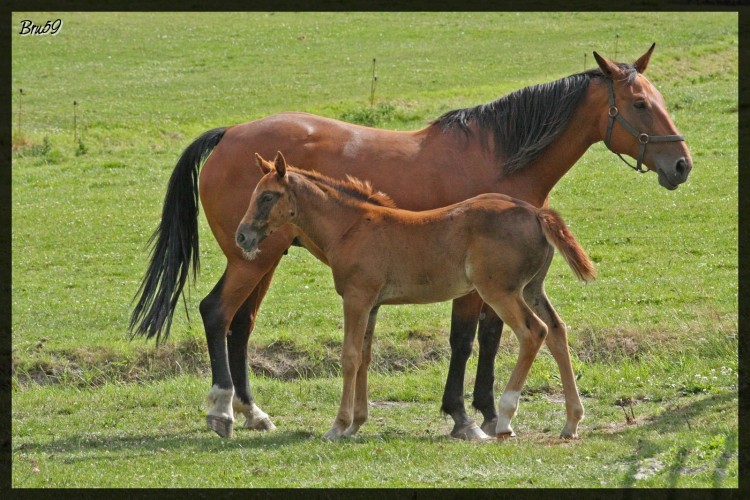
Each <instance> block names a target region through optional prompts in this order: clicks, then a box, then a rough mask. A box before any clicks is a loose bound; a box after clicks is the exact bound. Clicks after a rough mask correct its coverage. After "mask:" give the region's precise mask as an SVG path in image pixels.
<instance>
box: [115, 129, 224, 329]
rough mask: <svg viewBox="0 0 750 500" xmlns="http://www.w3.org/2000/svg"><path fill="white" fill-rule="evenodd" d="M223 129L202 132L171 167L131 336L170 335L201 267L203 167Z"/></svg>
mask: <svg viewBox="0 0 750 500" xmlns="http://www.w3.org/2000/svg"><path fill="white" fill-rule="evenodd" d="M224 132H226V128H217V129H214V130H209V131H208V132H205V133H204V134H203V135H201V136H200V137H198V138H197V139H196V140H195V141H193V143H192V144H190V146H188V147H187V148H186V149H185V151H184V152H183V153H182V156H181V157H180V159H179V160H178V161H177V165H176V166H175V169H174V171H173V172H172V177H171V178H170V179H169V185H168V186H167V194H166V196H165V198H164V207H163V208H162V215H161V222H160V223H159V226H158V227H157V228H156V231H155V232H154V234H153V235H152V236H151V238H150V239H149V240H148V243H149V245H150V246H151V262H150V263H149V266H148V270H147V271H146V275H145V276H144V277H143V281H142V282H141V286H140V288H139V289H138V292H136V296H138V294H140V295H141V297H140V299H138V303H137V304H136V305H135V308H134V309H133V314H132V316H131V317H130V328H129V330H130V336H131V338H132V337H135V336H136V335H145V336H146V338H151V337H153V336H156V341H157V343H158V342H159V341H160V340H166V338H167V336H169V328H170V326H171V325H172V315H173V314H174V310H175V307H176V305H177V301H178V299H179V297H180V294H181V293H182V289H183V287H184V286H185V282H186V281H187V278H188V269H189V268H190V267H191V266H192V270H193V279H195V276H196V274H197V272H198V267H199V256H198V170H199V168H200V166H201V164H202V163H203V160H205V159H206V157H207V156H208V155H209V154H210V153H211V151H212V150H213V149H214V148H215V147H216V145H217V144H218V143H219V141H220V140H221V138H222V137H223V136H224ZM133 300H135V297H134V298H133ZM165 323H166V324H165ZM162 330H163V331H164V337H163V339H162V338H161V335H162Z"/></svg>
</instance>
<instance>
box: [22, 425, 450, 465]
mask: <svg viewBox="0 0 750 500" xmlns="http://www.w3.org/2000/svg"><path fill="white" fill-rule="evenodd" d="M322 436H323V433H322V432H309V431H275V432H268V433H259V432H256V431H251V430H244V429H241V430H239V431H238V432H235V435H234V437H232V438H231V439H222V438H220V437H218V436H217V435H216V434H214V433H213V432H211V431H208V430H206V431H205V432H201V435H199V436H196V431H195V430H188V431H184V432H172V433H169V432H147V433H139V434H136V435H121V436H112V435H106V436H100V435H94V434H84V435H80V434H78V435H74V436H70V437H66V438H64V439H57V440H54V441H51V442H48V443H45V444H42V445H35V444H29V443H24V444H21V445H19V446H16V447H15V448H14V449H13V453H41V454H46V455H53V454H55V455H58V456H60V457H62V455H61V454H65V458H61V462H63V463H76V462H82V461H90V460H92V459H105V460H106V459H111V458H112V455H111V454H112V453H120V454H124V455H129V456H130V457H132V458H135V457H147V456H153V455H159V454H162V453H165V454H167V453H183V452H189V451H196V452H214V451H216V452H226V451H232V450H242V449H244V450H247V449H251V450H264V449H273V448H293V447H295V446H301V445H305V444H306V443H310V442H313V443H314V442H319V443H324V441H323V439H322ZM450 439H451V438H450V437H448V436H442V435H427V436H425V435H421V436H415V435H408V434H406V433H401V432H398V431H389V432H384V433H380V434H378V435H377V436H371V435H366V436H362V435H360V436H355V437H353V438H349V439H342V440H340V441H336V442H331V443H326V444H328V445H330V446H351V445H367V444H372V443H380V442H384V441H386V442H387V441H394V440H408V441H412V442H422V443H434V442H438V441H443V440H450ZM98 450H101V451H102V452H104V451H106V454H104V453H102V455H101V456H96V452H97V451H98Z"/></svg>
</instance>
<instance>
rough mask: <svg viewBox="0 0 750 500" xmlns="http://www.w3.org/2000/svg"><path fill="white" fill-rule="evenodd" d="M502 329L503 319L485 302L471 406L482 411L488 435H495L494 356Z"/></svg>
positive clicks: (479, 331) (481, 314) (481, 316)
mask: <svg viewBox="0 0 750 500" xmlns="http://www.w3.org/2000/svg"><path fill="white" fill-rule="evenodd" d="M502 331H503V320H501V319H500V318H499V317H498V315H497V314H496V313H495V311H493V310H492V308H491V307H490V306H488V305H487V304H485V305H483V306H482V312H481V313H480V315H479V328H478V333H477V339H478V341H479V359H478V361H477V376H476V379H475V380H474V401H472V406H473V407H474V408H476V409H477V410H479V411H481V412H482V415H483V416H484V422H482V427H481V429H482V430H483V431H484V432H485V434H487V435H489V436H494V435H495V428H496V427H497V410H496V409H495V392H494V390H493V386H494V384H495V357H496V356H497V350H498V347H499V346H500V335H501V334H502Z"/></svg>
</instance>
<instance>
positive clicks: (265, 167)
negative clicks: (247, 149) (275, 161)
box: [255, 153, 273, 175]
mask: <svg viewBox="0 0 750 500" xmlns="http://www.w3.org/2000/svg"><path fill="white" fill-rule="evenodd" d="M255 163H257V164H258V167H259V168H260V170H261V172H263V175H265V174H267V173H269V172H270V171H271V170H273V167H272V166H271V164H270V163H268V162H267V161H266V160H264V159H263V157H262V156H260V155H259V154H258V153H255Z"/></svg>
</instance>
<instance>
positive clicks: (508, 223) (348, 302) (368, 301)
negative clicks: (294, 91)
mask: <svg viewBox="0 0 750 500" xmlns="http://www.w3.org/2000/svg"><path fill="white" fill-rule="evenodd" d="M256 160H257V164H258V166H259V167H260V169H261V171H262V172H263V173H264V174H265V175H264V176H263V177H262V178H261V180H260V182H258V185H257V186H256V187H255V190H254V192H253V194H252V196H251V198H250V203H249V205H248V208H247V212H246V213H245V216H244V217H243V218H242V220H241V221H240V225H239V226H238V228H237V232H236V241H237V245H238V246H239V247H240V248H241V249H242V250H243V252H244V253H245V256H246V257H247V258H248V259H249V260H253V259H255V258H257V257H258V255H261V254H262V251H261V250H259V245H260V243H261V242H262V241H263V240H264V239H265V238H266V237H268V236H270V235H272V234H273V233H275V232H276V231H277V230H279V229H280V228H281V227H283V226H284V225H286V224H292V225H293V226H294V227H295V228H296V229H297V232H298V234H302V235H304V236H305V237H306V238H307V240H308V241H310V242H311V243H313V244H314V245H315V247H316V248H318V249H319V250H320V251H321V253H322V256H323V257H324V262H325V263H326V264H328V265H329V266H330V267H331V271H332V272H333V281H334V284H335V287H336V292H337V293H338V294H339V295H340V296H341V298H342V299H343V304H344V344H343V349H342V351H341V371H342V375H343V378H344V388H343V392H342V395H341V405H340V407H339V411H338V415H337V416H336V419H335V420H334V423H333V426H332V427H331V429H330V430H329V431H328V432H327V433H326V434H325V435H324V438H325V439H329V440H330V439H337V438H340V437H349V436H353V435H354V434H355V433H356V432H357V431H358V430H359V428H360V427H361V426H362V424H364V423H365V421H366V420H367V415H368V398H367V392H368V390H367V370H368V367H369V365H370V360H371V359H372V340H373V336H374V331H375V320H376V316H377V311H378V308H379V307H380V306H381V305H384V304H428V303H434V302H443V301H446V300H450V299H455V298H457V297H463V296H465V295H467V294H469V293H471V292H474V291H476V292H477V293H478V294H479V296H480V297H481V298H482V300H483V301H484V302H485V303H486V304H488V305H489V306H490V307H491V308H492V310H493V311H495V313H496V314H497V315H498V316H499V317H500V319H501V320H502V321H503V322H504V323H505V324H507V325H508V326H510V328H511V329H512V330H513V332H514V333H515V334H516V336H517V337H518V340H519V344H520V349H519V353H518V361H517V362H516V365H515V367H514V368H513V372H512V373H511V376H510V379H509V380H508V384H507V386H506V388H505V392H503V395H502V397H501V398H500V402H499V415H498V417H499V418H498V421H497V424H496V429H495V431H496V433H497V436H498V437H510V436H514V435H515V433H514V432H513V428H512V427H511V425H510V422H511V419H512V418H513V416H514V415H515V414H516V410H517V409H518V401H519V396H520V395H521V388H522V387H523V385H524V382H525V380H526V376H527V374H528V373H529V369H530V368H531V364H532V362H533V361H534V358H535V357H536V354H537V352H538V351H539V348H540V347H541V345H542V343H543V342H544V339H545V337H546V336H547V333H548V330H553V329H560V328H561V326H560V325H561V324H562V320H561V319H560V317H559V316H558V315H557V313H556V312H555V310H554V308H553V307H552V304H550V302H549V300H548V299H547V296H546V294H545V293H544V290H543V285H544V278H545V276H546V274H547V270H548V269H549V266H550V263H551V262H552V256H553V253H554V252H553V249H552V245H554V246H555V247H556V248H557V249H558V250H559V251H560V253H561V254H562V255H563V256H564V257H565V260H566V261H567V262H568V264H569V265H570V267H571V269H572V270H573V271H574V272H575V274H576V276H578V278H580V279H581V280H583V281H591V280H593V279H594V277H595V274H596V273H595V271H594V266H593V264H592V263H591V261H590V260H589V258H588V256H587V255H586V252H585V251H584V250H583V249H582V248H581V246H580V245H579V244H578V242H577V241H576V240H575V238H574V237H573V235H572V234H571V232H570V231H569V230H568V228H567V227H566V226H565V223H564V222H563V220H562V218H561V217H560V216H559V214H557V212H555V211H553V210H551V209H549V208H537V207H535V206H534V205H531V204H530V203H526V202H524V201H521V200H517V199H515V198H511V197H509V196H507V195H504V194H497V193H488V194H481V195H478V196H475V197H474V198H470V199H469V200H465V201H461V202H459V203H455V204H453V205H449V206H447V207H443V208H436V209H433V210H427V211H423V212H413V211H408V210H401V209H398V208H396V207H395V205H394V204H393V203H392V200H391V199H390V198H388V197H387V195H384V194H383V193H379V192H378V193H375V192H373V191H372V188H371V186H370V185H369V184H366V183H362V182H361V181H358V180H356V179H354V178H352V177H348V178H347V180H344V181H337V180H334V179H332V178H330V177H326V176H323V175H320V174H318V173H317V172H314V171H305V170H299V169H295V168H293V167H290V166H287V164H286V160H285V159H284V156H283V155H282V154H281V152H279V153H277V154H276V159H275V160H274V164H273V165H272V164H270V163H269V162H267V161H265V160H264V159H263V158H261V157H260V156H259V155H257V153H256ZM407 167H408V165H404V168H407ZM563 377H569V378H571V380H566V381H565V385H569V384H571V383H574V382H575V379H573V373H572V372H565V373H561V378H563ZM577 425H578V421H577V420H576V421H570V420H568V421H567V422H566V424H565V430H564V431H563V433H570V432H572V430H573V428H575V427H577ZM493 434H494V433H493Z"/></svg>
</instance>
